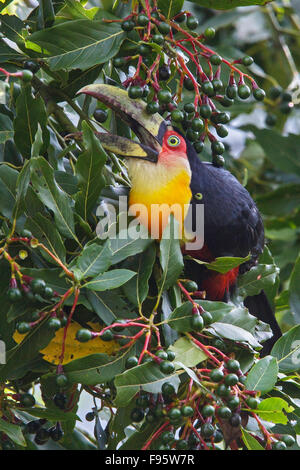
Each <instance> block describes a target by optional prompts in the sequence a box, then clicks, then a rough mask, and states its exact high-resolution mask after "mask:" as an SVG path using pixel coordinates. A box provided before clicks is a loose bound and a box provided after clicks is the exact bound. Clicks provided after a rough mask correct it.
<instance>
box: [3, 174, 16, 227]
mask: <svg viewBox="0 0 300 470" xmlns="http://www.w3.org/2000/svg"><path fill="white" fill-rule="evenodd" d="M18 176H19V173H18V172H17V171H16V170H13V169H12V168H10V167H9V166H8V165H0V213H1V214H2V215H3V216H4V217H7V218H9V219H12V218H13V212H14V208H15V203H16V184H17V178H18Z"/></svg>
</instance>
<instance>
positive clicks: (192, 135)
mask: <svg viewBox="0 0 300 470" xmlns="http://www.w3.org/2000/svg"><path fill="white" fill-rule="evenodd" d="M186 137H187V139H188V140H189V141H190V142H196V140H198V138H199V133H198V132H196V131H193V129H192V128H191V127H189V129H188V130H187V131H186Z"/></svg>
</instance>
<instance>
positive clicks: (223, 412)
mask: <svg viewBox="0 0 300 470" xmlns="http://www.w3.org/2000/svg"><path fill="white" fill-rule="evenodd" d="M217 414H218V416H219V417H220V418H222V419H229V418H230V417H231V415H232V412H231V409H230V408H228V407H227V406H221V407H220V408H218V411H217Z"/></svg>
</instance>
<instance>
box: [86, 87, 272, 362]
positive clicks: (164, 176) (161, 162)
mask: <svg viewBox="0 0 300 470" xmlns="http://www.w3.org/2000/svg"><path fill="white" fill-rule="evenodd" d="M79 93H84V94H87V95H90V96H92V97H95V98H96V99H98V100H99V101H101V102H102V103H103V104H105V105H106V106H107V107H109V108H111V109H112V110H113V111H114V112H115V114H116V116H117V118H120V119H122V120H123V121H124V122H125V123H126V124H128V126H129V127H130V128H131V129H132V131H133V132H134V134H135V135H136V137H137V138H138V139H139V141H135V140H130V139H127V138H125V137H121V136H115V135H112V134H110V133H104V132H101V133H98V134H97V135H98V137H99V139H100V141H101V143H102V145H103V147H104V148H105V149H107V150H110V151H112V152H114V153H115V154H118V155H120V156H123V157H126V158H128V172H129V177H130V180H131V189H130V194H129V210H130V208H131V207H133V206H134V205H136V204H142V205H144V206H146V207H147V208H149V212H148V214H150V206H151V205H152V204H167V205H169V206H172V205H174V204H175V205H176V206H177V207H178V205H179V206H181V207H182V211H181V212H180V211H179V213H178V214H177V215H176V214H174V216H175V218H177V219H178V220H177V221H178V223H179V224H184V219H185V217H186V216H187V209H186V208H188V210H191V211H192V219H193V215H194V218H195V216H196V206H197V204H199V203H201V204H204V244H203V246H201V248H199V249H197V250H194V251H192V253H189V254H190V255H192V256H190V257H188V258H191V259H188V260H187V261H186V263H185V274H186V276H187V277H188V278H189V279H192V280H194V281H196V282H197V284H198V285H199V289H200V290H203V291H205V292H206V299H208V300H219V301H228V300H229V296H230V294H231V293H232V292H233V290H234V288H235V286H236V283H237V278H238V276H239V275H240V274H241V273H244V272H246V271H247V270H249V269H251V267H253V266H254V265H255V264H256V263H257V262H258V258H259V255H260V254H261V253H262V251H263V249H264V244H265V237H264V226H263V221H262V218H261V215H260V213H259V210H258V208H257V207H256V205H255V203H254V201H253V199H252V197H251V196H250V194H249V193H248V191H247V190H246V189H245V188H244V187H243V186H242V185H241V184H240V183H239V181H238V180H237V179H236V178H235V177H234V176H233V175H232V174H231V173H230V172H229V171H227V170H226V169H224V168H220V167H216V166H214V165H213V164H212V163H208V162H203V161H201V160H200V158H199V157H198V155H197V153H196V151H195V150H194V147H193V145H192V144H191V143H190V142H189V141H188V140H187V139H186V138H184V136H183V135H182V133H181V132H179V130H176V129H174V128H173V127H172V126H170V124H169V123H168V122H166V121H165V120H164V119H163V117H162V116H161V115H160V114H158V113H156V114H153V115H149V114H147V112H146V103H145V102H144V101H142V100H139V99H136V100H133V99H131V98H129V97H128V94H127V92H126V90H124V89H120V88H118V87H116V86H112V85H107V84H93V85H87V86H85V87H84V88H82V89H81V90H80V91H79ZM199 195H200V197H199ZM193 212H194V214H193ZM157 220H158V222H157ZM140 222H141V223H142V224H143V225H146V226H147V227H148V229H149V230H151V229H153V227H152V226H151V224H153V223H158V224H160V226H159V227H156V228H157V230H156V232H155V233H158V234H159V236H161V233H162V231H163V230H164V227H163V226H162V224H163V221H162V220H161V219H156V222H155V221H153V220H151V217H150V218H149V217H147V218H146V217H145V218H143V216H142V215H140ZM194 222H196V220H194ZM154 228H155V227H154ZM183 251H184V248H183ZM249 254H250V259H247V261H246V262H244V263H243V264H242V265H240V266H239V267H237V268H234V269H231V270H230V271H228V272H227V273H225V274H221V273H218V272H216V271H212V270H208V269H207V268H205V266H203V265H202V266H201V265H199V264H198V263H196V262H195V261H193V259H198V260H200V261H205V262H211V261H213V260H214V259H215V258H217V257H222V256H230V257H243V258H247V256H248V255H249ZM244 304H245V306H246V307H247V308H248V310H249V312H250V313H251V314H252V315H254V316H256V317H257V318H258V319H260V320H262V321H264V322H265V323H268V324H269V325H270V327H271V330H272V332H273V336H272V337H271V338H269V339H268V340H267V341H266V342H265V343H264V346H263V349H262V352H261V354H262V355H265V354H268V353H269V352H270V350H271V348H272V346H273V344H274V343H275V342H276V340H277V339H278V338H279V337H280V336H281V330H280V327H279V325H278V323H277V321H276V318H275V315H274V313H273V310H272V308H271V306H270V304H269V301H268V299H267V296H266V294H265V293H264V291H261V292H260V293H259V294H258V295H255V296H251V297H247V298H246V299H245V300H244Z"/></svg>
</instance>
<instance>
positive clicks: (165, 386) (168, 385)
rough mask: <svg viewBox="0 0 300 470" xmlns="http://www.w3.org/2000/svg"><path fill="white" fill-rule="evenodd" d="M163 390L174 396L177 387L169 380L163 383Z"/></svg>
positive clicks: (166, 393)
mask: <svg viewBox="0 0 300 470" xmlns="http://www.w3.org/2000/svg"><path fill="white" fill-rule="evenodd" d="M161 391H162V393H163V395H166V396H172V395H174V394H175V387H174V385H172V384H171V383H169V382H165V383H163V384H162V387H161Z"/></svg>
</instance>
